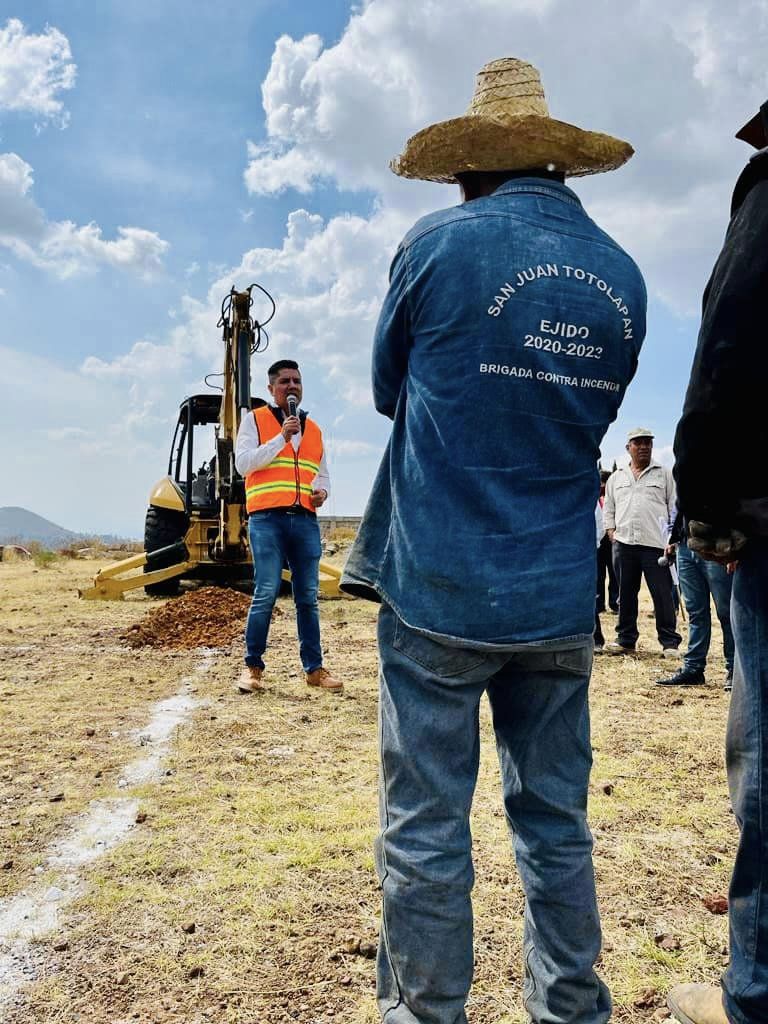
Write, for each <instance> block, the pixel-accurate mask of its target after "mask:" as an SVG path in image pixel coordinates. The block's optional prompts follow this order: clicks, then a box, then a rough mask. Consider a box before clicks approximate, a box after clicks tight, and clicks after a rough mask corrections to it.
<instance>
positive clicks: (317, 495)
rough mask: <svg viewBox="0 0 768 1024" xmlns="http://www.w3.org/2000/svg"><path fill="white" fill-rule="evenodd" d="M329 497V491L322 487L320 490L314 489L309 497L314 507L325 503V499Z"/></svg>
mask: <svg viewBox="0 0 768 1024" xmlns="http://www.w3.org/2000/svg"><path fill="white" fill-rule="evenodd" d="M327 497H328V491H326V490H324V489H323V488H322V487H321V488H320V490H319V491H312V494H311V496H310V499H309V501H310V504H311V505H312V508H320V506H321V505H323V504H324V503H325V499H326V498H327Z"/></svg>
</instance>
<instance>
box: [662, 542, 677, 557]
mask: <svg viewBox="0 0 768 1024" xmlns="http://www.w3.org/2000/svg"><path fill="white" fill-rule="evenodd" d="M676 550H677V544H667V546H666V547H665V548H664V554H665V555H666V556H667V558H672V556H673V555H674V553H675V551H676Z"/></svg>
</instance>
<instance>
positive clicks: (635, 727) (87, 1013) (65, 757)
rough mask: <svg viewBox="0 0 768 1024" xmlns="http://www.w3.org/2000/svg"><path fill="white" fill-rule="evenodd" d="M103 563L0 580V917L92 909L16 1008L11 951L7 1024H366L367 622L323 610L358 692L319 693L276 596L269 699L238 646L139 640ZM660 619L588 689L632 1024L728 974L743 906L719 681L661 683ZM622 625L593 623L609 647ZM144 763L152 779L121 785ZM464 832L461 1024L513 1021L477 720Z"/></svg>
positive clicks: (372, 771)
mask: <svg viewBox="0 0 768 1024" xmlns="http://www.w3.org/2000/svg"><path fill="white" fill-rule="evenodd" d="M100 564H103V563H98V562H96V561H93V562H84V561H62V562H59V563H57V564H56V565H54V566H53V567H51V568H47V569H36V568H35V567H34V565H33V564H32V563H0V607H2V609H3V615H2V619H1V620H0V709H1V710H0V719H1V721H2V743H0V922H1V921H2V915H3V910H4V908H5V909H6V910H7V908H9V907H16V906H18V905H19V902H18V901H19V899H20V898H21V896H20V894H22V893H28V894H31V895H32V897H34V894H35V893H37V892H41V891H44V890H45V889H46V887H48V896H49V898H57V894H58V893H59V892H60V891H62V887H63V889H64V890H66V886H67V884H70V885H72V886H74V884H75V882H74V880H73V879H74V877H75V875H76V876H77V878H76V881H77V895H76V896H75V897H74V898H72V899H70V900H69V901H68V902H66V901H64V900H62V905H61V906H60V907H59V910H58V913H57V915H56V916H55V918H54V919H53V920H54V925H53V926H51V927H49V928H48V930H47V931H46V930H43V932H42V933H41V934H39V935H38V937H37V938H34V939H33V940H32V942H31V944H30V945H29V946H23V948H22V953H23V955H24V956H26V958H27V961H28V963H27V968H26V973H24V975H23V980H24V984H23V985H21V986H18V985H16V983H13V984H11V981H12V980H13V977H14V975H13V971H9V972H8V973H6V976H5V981H6V983H7V985H6V992H5V999H4V1000H3V987H2V986H3V973H2V971H3V963H4V960H3V955H4V953H6V952H7V949H4V946H3V941H2V938H0V1021H4V1022H6V1024H21V1022H22V1021H23V1022H24V1024H43V1022H45V1024H48V1022H54V1021H55V1022H66V1024H74V1022H105V1024H106V1022H109V1024H117V1022H128V1021H139V1022H150V1021H151V1022H170V1021H173V1022H181V1021H184V1022H185V1024H202V1022H206V1021H211V1020H215V1021H220V1022H242V1024H246V1022H248V1024H251V1022H254V1024H256V1022H258V1024H276V1022H283V1021H284V1022H289V1021H297V1022H302V1024H310V1022H327V1021H338V1022H342V1024H373V1022H374V1021H375V1020H376V1019H377V1015H376V1008H375V1001H374V960H373V959H372V955H373V951H374V948H375V945H374V944H375V941H376V935H377V927H378V924H377V921H378V904H379V897H378V891H377V886H376V881H375V878H374V871H373V856H372V840H373V837H374V834H375V831H376V713H377V699H376V697H377V694H376V672H377V667H376V642H375V615H376V608H375V606H373V605H371V604H368V603H364V602H359V601H351V600H341V601H323V602H322V605H321V615H322V627H323V642H324V647H325V649H326V652H327V653H326V664H327V665H328V666H329V667H330V668H331V669H332V670H333V671H334V673H336V674H338V675H340V676H341V677H342V678H343V679H344V681H345V691H344V693H343V695H328V694H323V693H317V692H315V691H313V690H310V689H308V688H307V687H306V686H305V685H304V683H303V679H302V676H301V670H300V665H299V662H298V652H297V645H296V640H295V621H294V617H293V612H292V607H291V604H290V599H284V598H281V599H280V602H279V606H278V607H279V610H280V612H281V614H278V615H276V617H275V619H274V621H273V625H272V632H271V648H270V651H269V661H268V671H267V673H266V675H265V682H266V683H267V685H268V686H269V689H268V691H267V692H266V693H264V694H263V695H258V696H242V695H239V694H238V693H236V692H235V690H234V688H233V681H234V679H235V677H236V674H237V671H238V669H239V667H240V659H241V656H242V642H241V640H240V638H239V635H238V633H239V630H235V631H234V634H232V633H230V634H229V636H228V637H227V639H226V641H225V642H223V643H219V644H216V645H215V649H214V650H213V651H209V650H206V649H204V648H199V647H192V648H190V647H185V646H169V645H166V646H160V647H156V646H145V645H139V646H129V645H128V643H127V641H126V638H129V639H130V637H131V636H133V637H136V636H138V635H139V634H140V629H138V630H137V629H132V627H136V626H139V625H140V624H141V622H142V620H144V619H145V616H147V614H148V613H158V612H159V611H160V610H161V609H162V608H163V604H164V602H162V601H159V600H156V599H155V600H153V599H150V598H147V597H145V596H144V594H143V592H142V593H134V594H133V595H132V596H130V597H129V599H128V600H126V601H124V602H120V603H107V602H86V601H79V600H78V599H77V596H76V588H77V587H78V586H83V585H85V584H86V583H88V582H89V581H90V578H91V576H92V575H93V573H94V572H95V571H96V570H97V569H98V568H99V567H100ZM245 604H246V606H247V602H246V603H245ZM166 607H167V605H166ZM649 608H650V606H649V602H648V599H647V596H646V597H645V599H644V603H643V605H642V609H643V610H642V616H641V633H642V638H641V644H640V651H639V654H638V655H637V656H636V657H633V658H628V659H614V658H611V659H609V658H607V657H603V658H600V659H597V661H596V668H595V672H594V677H593V685H592V711H593V745H594V752H595V766H594V772H593V783H592V787H591V800H590V820H591V824H592V828H593V831H594V835H595V863H596V869H597V876H598V892H599V896H600V904H601V910H602V915H603V925H604V933H605V945H604V951H603V954H602V964H601V971H602V973H603V975H604V977H605V979H606V981H607V982H608V984H609V985H610V987H611V989H612V992H613V995H614V1001H615V1019H616V1020H617V1021H620V1022H627V1024H628V1022H635V1021H649V1020H654V1019H655V1020H660V1019H664V1018H665V1017H666V1013H665V1011H664V1010H663V1008H662V1007H663V1005H664V995H665V993H666V990H667V989H668V988H669V987H670V986H671V985H672V984H674V983H676V982H677V981H680V980H689V979H690V980H701V981H710V982H714V981H716V979H717V978H718V976H719V973H720V972H721V970H722V968H723V965H724V963H725V958H726V957H725V954H726V943H727V914H725V913H722V912H720V913H713V912H712V909H714V910H715V911H722V910H724V909H725V907H724V904H723V901H720V902H719V903H718V901H717V900H715V899H714V898H715V897H719V896H722V895H724V894H725V893H726V891H727V880H728V876H729V872H730V864H731V859H732V855H733V851H734V849H735V840H736V831H735V827H734V824H733V821H732V817H731V814H730V807H729V801H728V795H727V790H726V785H725V771H724V761H723V736H724V727H725V719H726V715H727V708H728V695H727V694H725V693H724V692H723V690H722V680H723V678H724V675H725V670H724V666H723V661H722V650H721V644H720V636H719V632H718V631H717V630H716V629H715V637H714V642H713V651H712V655H711V658H710V664H709V666H708V671H707V676H708V685H707V686H706V687H697V688H693V689H689V690H681V689H675V690H665V689H661V688H659V687H655V686H654V685H653V682H654V680H655V679H656V678H658V677H659V676H660V675H662V674H664V673H665V672H667V671H668V670H669V669H670V665H669V663H668V662H663V661H662V659H661V658H660V657H659V649H658V645H657V643H656V640H655V637H654V636H653V630H652V626H653V623H652V619H651V617H650V614H649ZM193 611H194V609H193ZM166 614H168V613H166ZM231 614H232V615H233V616H235V615H238V614H239V615H243V614H244V606H243V603H242V602H240V603H239V605H238V607H234V606H233V608H232V612H231ZM614 622H615V619H613V617H612V616H609V615H606V616H604V617H603V626H604V630H605V631H606V635H607V637H608V638H609V639H610V636H611V634H612V626H613V624H614ZM145 626H146V623H145ZM141 628H144V627H141ZM232 635H234V636H235V639H234V640H233V639H230V637H231V636H232ZM672 667H673V668H674V666H672ZM182 691H183V693H184V694H186V695H187V696H186V697H185V699H186V700H188V701H189V702H190V704H191V705H193V706H192V707H191V710H190V711H189V713H188V714H186V712H185V714H186V717H185V718H184V719H183V721H182V724H180V725H179V727H178V728H177V729H176V730H175V732H173V733H172V735H171V736H170V738H169V739H168V742H167V745H165V746H164V745H163V742H164V741H163V742H161V741H160V740H158V741H157V743H156V744H155V747H154V748H153V746H152V744H153V742H155V741H154V740H153V736H154V735H155V734H154V733H153V732H152V729H151V728H150V729H149V732H148V733H145V732H144V730H145V729H146V728H147V723H148V722H150V721H151V720H152V718H153V715H154V714H155V712H156V709H157V707H158V705H159V702H163V701H166V702H169V701H170V702H171V703H170V704H168V705H167V706H168V707H171V704H172V702H173V700H177V699H178V695H179V693H180V692H182ZM158 735H159V734H158ZM153 749H154V750H155V753H156V755H157V759H156V763H155V764H154V769H155V770H153V771H152V772H151V773H150V774H149V775H147V773H144V775H143V776H142V775H141V773H137V774H136V773H135V774H134V776H131V771H130V768H126V766H130V765H131V764H132V763H134V762H135V760H136V758H140V757H141V756H143V754H145V753H146V752H147V751H149V752H150V753H151V752H152V751H153ZM127 797H130V798H131V800H132V801H133V803H131V804H126V803H125V801H126V798H127ZM101 801H107V803H106V805H104V804H102V803H101ZM109 801H115V804H114V806H115V807H117V806H118V805H119V806H129V807H130V808H131V811H130V813H131V815H132V817H131V822H130V828H129V829H128V830H127V832H126V833H125V835H124V837H123V839H122V841H121V842H116V843H115V844H114V845H113V846H111V847H110V846H109V844H107V845H106V847H105V848H104V852H102V853H101V854H100V855H97V853H98V851H96V850H95V851H94V856H93V858H92V859H90V858H89V860H88V862H87V863H85V862H84V863H81V864H80V866H79V867H78V868H77V869H76V870H75V871H74V875H73V874H72V873H71V865H70V867H69V868H68V869H67V870H68V871H70V876H68V877H69V882H67V880H66V879H64V880H62V869H61V867H57V866H56V865H57V862H56V860H55V858H54V859H51V852H52V851H56V850H60V846H57V845H56V844H57V843H59V844H60V843H61V841H62V840H63V839H66V838H67V837H68V836H71V835H72V834H73V833H77V830H78V827H79V825H78V823H82V822H83V821H84V820H86V819H85V818H84V817H83V816H84V815H86V814H87V813H88V812H89V809H92V808H94V807H95V806H112V805H111V804H110V803H109ZM120 801H122V803H120ZM81 831H82V829H81ZM473 833H474V846H475V862H476V871H477V882H476V888H475V915H476V957H477V968H476V980H475V985H474V988H473V992H472V997H471V1001H470V1005H469V1010H468V1013H469V1017H470V1020H471V1021H472V1022H473V1024H491V1022H518V1021H523V1020H525V1014H524V1011H523V1008H522V1004H521V1001H520V978H521V948H520V947H521V931H522V911H523V898H522V893H521V889H520V886H519V882H518V879H517V875H516V873H515V870H514V865H513V861H512V856H511V852H510V846H509V841H508V838H507V835H506V832H505V825H504V819H503V816H502V812H501V805H500V797H499V783H498V768H497V764H496V759H495V750H494V746H493V742H492V736H491V731H490V724H489V717H488V715H487V709H485V710H484V713H483V752H482V763H481V772H480V781H479V785H478V791H477V797H476V800H475V806H474V811H473ZM72 891H73V892H74V891H75V890H74V889H72ZM51 893H53V894H54V896H53V897H51V896H50V894H51ZM709 907H711V908H712V909H709ZM19 955H21V954H19V953H18V950H17V956H19ZM9 979H10V980H9ZM9 993H10V994H9Z"/></svg>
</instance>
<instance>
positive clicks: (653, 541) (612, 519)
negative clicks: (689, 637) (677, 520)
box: [603, 427, 683, 658]
mask: <svg viewBox="0 0 768 1024" xmlns="http://www.w3.org/2000/svg"><path fill="white" fill-rule="evenodd" d="M627 451H628V452H629V460H630V461H629V465H628V466H620V467H619V468H618V469H617V470H616V472H615V473H612V474H611V477H610V479H609V480H608V483H607V484H606V488H605V504H604V506H603V522H604V524H605V532H606V534H607V535H608V538H609V539H610V541H611V543H613V544H615V545H616V546H617V565H618V577H619V621H618V623H617V625H616V640H615V641H612V642H611V643H609V644H606V646H605V651H606V654H631V653H632V652H633V651H634V650H635V646H636V644H637V640H638V637H639V632H638V628H637V614H638V597H639V594H640V583H641V581H642V578H643V577H645V582H646V583H647V584H648V589H649V590H650V592H651V600H652V601H653V610H654V614H655V617H656V634H657V636H658V638H659V643H660V644H661V648H662V653H663V655H664V657H665V658H680V657H681V654H680V651H679V647H680V644H681V643H682V639H683V638H682V637H681V636H680V634H679V633H678V632H677V619H676V615H675V603H674V597H673V594H672V581H671V579H670V575H669V569H668V568H667V567H666V566H661V565H659V559H660V558H661V557H662V556H663V555H664V547H665V545H666V542H667V537H666V534H665V536H664V537H662V533H661V527H660V525H659V523H660V521H663V522H667V523H671V522H672V520H673V519H674V516H675V481H674V479H673V477H672V471H671V470H670V469H667V467H666V466H662V465H660V464H659V463H658V462H654V461H653V458H652V453H653V433H652V431H650V430H647V429H646V428H645V427H636V428H635V429H634V430H630V431H629V433H628V434H627Z"/></svg>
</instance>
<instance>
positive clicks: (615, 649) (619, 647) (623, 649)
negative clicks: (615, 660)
mask: <svg viewBox="0 0 768 1024" xmlns="http://www.w3.org/2000/svg"><path fill="white" fill-rule="evenodd" d="M603 650H604V651H605V653H606V654H634V653H635V648H634V647H628V646H627V645H626V644H620V643H619V642H618V641H617V640H611V642H610V643H609V644H606V645H605V647H604V648H603Z"/></svg>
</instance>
